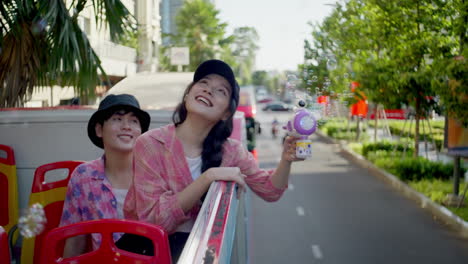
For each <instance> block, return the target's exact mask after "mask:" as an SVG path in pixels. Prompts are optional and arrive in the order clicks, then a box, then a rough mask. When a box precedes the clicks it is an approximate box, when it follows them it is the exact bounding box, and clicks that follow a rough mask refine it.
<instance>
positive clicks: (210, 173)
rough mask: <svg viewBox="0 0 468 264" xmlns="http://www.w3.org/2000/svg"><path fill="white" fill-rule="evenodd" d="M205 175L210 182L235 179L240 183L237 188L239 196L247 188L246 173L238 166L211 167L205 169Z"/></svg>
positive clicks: (234, 180)
mask: <svg viewBox="0 0 468 264" xmlns="http://www.w3.org/2000/svg"><path fill="white" fill-rule="evenodd" d="M203 174H205V177H207V178H208V179H209V180H210V182H214V181H233V182H235V183H237V184H238V186H239V188H238V189H237V198H239V196H240V194H241V193H242V192H245V190H246V187H247V185H246V183H245V177H246V176H245V175H244V174H242V173H241V171H240V169H239V168H238V167H219V168H210V169H208V170H207V171H205V172H204V173H203Z"/></svg>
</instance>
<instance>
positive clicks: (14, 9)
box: [0, 0, 136, 107]
mask: <svg viewBox="0 0 468 264" xmlns="http://www.w3.org/2000/svg"><path fill="white" fill-rule="evenodd" d="M88 3H89V4H90V5H92V6H93V9H94V11H95V14H96V15H95V19H96V21H97V23H99V24H100V25H102V24H103V23H105V25H106V26H107V27H108V28H109V31H110V36H111V39H112V40H113V41H118V40H119V39H120V36H125V35H127V31H128V30H134V28H135V25H136V23H135V20H134V18H133V17H132V16H131V14H130V13H129V11H128V10H127V9H126V8H125V6H124V5H123V4H122V2H121V1H120V0H115V1H114V0H89V1H87V0H76V1H73V2H72V4H71V5H70V6H69V7H68V8H67V7H66V5H65V1H63V0H2V1H1V2H0V31H1V33H2V37H1V39H0V107H13V106H20V105H22V103H23V102H24V101H25V100H26V99H27V97H28V96H29V95H30V94H32V92H33V90H34V88H35V87H38V86H51V85H55V84H57V85H63V86H65V85H67V86H74V87H75V89H76V92H77V93H78V94H79V95H80V98H82V99H83V100H85V101H86V99H87V98H88V97H92V96H94V89H95V87H96V85H97V84H99V83H100V81H101V80H100V74H101V75H103V76H104V77H105V72H104V69H103V68H102V66H101V62H100V60H99V58H98V56H97V55H96V53H95V52H94V50H93V49H92V48H91V46H90V43H89V41H88V39H87V37H86V34H85V33H83V32H82V30H81V29H80V27H79V26H78V23H77V19H78V15H79V14H80V12H81V11H83V8H84V7H85V6H86V5H87V4H88Z"/></svg>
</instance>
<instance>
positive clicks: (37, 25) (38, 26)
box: [31, 18, 47, 35]
mask: <svg viewBox="0 0 468 264" xmlns="http://www.w3.org/2000/svg"><path fill="white" fill-rule="evenodd" d="M46 27H47V21H46V20H45V19H43V18H39V19H38V20H37V21H36V22H34V23H33V24H32V26H31V32H32V33H33V35H39V34H41V33H42V32H44V31H45V29H46Z"/></svg>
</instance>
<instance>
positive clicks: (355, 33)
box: [300, 0, 468, 155]
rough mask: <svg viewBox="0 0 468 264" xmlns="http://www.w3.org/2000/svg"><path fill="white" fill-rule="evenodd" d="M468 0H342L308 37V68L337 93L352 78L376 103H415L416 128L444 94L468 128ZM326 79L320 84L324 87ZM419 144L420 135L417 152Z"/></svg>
mask: <svg viewBox="0 0 468 264" xmlns="http://www.w3.org/2000/svg"><path fill="white" fill-rule="evenodd" d="M466 2H467V1H466V0H445V1H442V0H415V1H404V0H396V1H383V0H349V1H343V2H339V3H337V4H336V6H335V9H334V10H333V12H332V13H331V14H330V15H329V16H328V17H327V18H325V20H324V21H323V22H322V23H321V24H320V25H313V29H312V33H311V37H312V39H313V41H307V40H306V42H305V62H306V63H305V64H304V65H300V69H302V70H304V73H305V69H307V70H309V69H313V70H314V73H316V74H315V76H317V78H325V77H322V76H328V78H329V79H330V81H331V83H330V90H333V91H336V92H342V91H346V89H348V87H349V83H350V81H357V82H359V83H360V89H362V91H363V92H365V94H366V96H367V97H368V99H369V100H370V101H372V102H375V103H379V104H382V105H384V106H385V107H386V108H400V107H401V105H400V104H404V105H407V106H409V107H412V108H414V109H415V114H416V130H418V123H419V119H420V118H421V117H426V116H427V113H428V111H429V110H430V109H431V107H433V106H434V101H435V100H434V99H437V98H440V99H441V101H442V103H443V104H444V107H446V108H447V110H448V111H449V113H450V114H451V115H453V116H454V117H456V118H457V119H459V120H461V121H462V123H464V124H465V125H466V123H467V114H466V113H467V112H468V111H466V109H467V105H468V102H467V100H468V99H467V96H466V95H467V94H468V87H467V83H466V71H467V70H466V69H467V67H466V59H465V58H466V54H463V52H464V51H463V50H464V47H465V46H466V39H467V24H468V23H467V22H468V21H467V12H468V8H467V7H468V5H467V3H466ZM460 55H465V56H460ZM454 58H459V59H458V60H455V59H454ZM320 61H327V63H326V64H320V63H319V62H320ZM314 63H315V65H314ZM308 81H310V79H306V80H305V82H308ZM320 81H322V80H320V79H319V81H318V82H317V83H318V85H317V86H316V85H313V86H316V87H318V89H319V90H320V91H321V92H323V88H322V89H320V84H322V87H323V81H322V82H320ZM309 88H311V87H309ZM312 88H313V87H312ZM460 95H464V96H460ZM417 142H418V136H416V139H415V147H416V151H415V155H417V152H418V148H417V145H418V143H417Z"/></svg>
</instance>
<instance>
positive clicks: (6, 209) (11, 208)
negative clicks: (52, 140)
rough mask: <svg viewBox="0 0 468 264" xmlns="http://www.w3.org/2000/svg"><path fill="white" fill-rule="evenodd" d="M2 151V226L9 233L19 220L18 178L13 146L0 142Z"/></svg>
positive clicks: (0, 187)
mask: <svg viewBox="0 0 468 264" xmlns="http://www.w3.org/2000/svg"><path fill="white" fill-rule="evenodd" d="M0 151H2V152H5V153H6V157H5V158H2V157H1V156H0V226H3V228H4V229H5V231H6V232H7V233H8V232H10V230H11V228H12V227H13V226H14V225H16V223H17V222H18V180H17V176H16V165H15V155H14V152H13V148H11V147H9V146H6V145H1V144H0Z"/></svg>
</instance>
